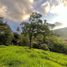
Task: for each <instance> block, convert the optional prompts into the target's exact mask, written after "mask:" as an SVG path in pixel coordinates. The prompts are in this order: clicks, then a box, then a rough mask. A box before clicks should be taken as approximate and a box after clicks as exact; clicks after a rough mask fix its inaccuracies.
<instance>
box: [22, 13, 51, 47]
mask: <svg viewBox="0 0 67 67" xmlns="http://www.w3.org/2000/svg"><path fill="white" fill-rule="evenodd" d="M41 17H42V15H41V14H39V13H37V12H33V13H32V14H31V16H30V18H29V23H28V22H27V23H25V22H24V23H22V24H21V25H22V32H23V33H24V34H26V35H28V38H29V42H30V48H31V47H32V37H36V36H37V35H38V34H42V35H44V37H45V36H46V35H47V34H48V33H49V32H50V31H49V28H48V26H47V23H46V22H43V20H42V19H41Z"/></svg>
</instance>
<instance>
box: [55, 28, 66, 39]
mask: <svg viewBox="0 0 67 67" xmlns="http://www.w3.org/2000/svg"><path fill="white" fill-rule="evenodd" d="M54 33H56V34H57V35H59V36H60V37H62V38H64V39H67V27H65V28H61V29H56V30H54Z"/></svg>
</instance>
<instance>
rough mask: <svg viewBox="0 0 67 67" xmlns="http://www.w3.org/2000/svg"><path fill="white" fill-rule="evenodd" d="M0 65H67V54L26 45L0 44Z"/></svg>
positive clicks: (2, 66) (5, 66)
mask: <svg viewBox="0 0 67 67" xmlns="http://www.w3.org/2000/svg"><path fill="white" fill-rule="evenodd" d="M0 67H67V55H64V54H60V53H55V52H50V51H44V50H40V49H33V48H31V49H29V47H25V46H0Z"/></svg>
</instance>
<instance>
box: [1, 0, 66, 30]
mask: <svg viewBox="0 0 67 67" xmlns="http://www.w3.org/2000/svg"><path fill="white" fill-rule="evenodd" d="M33 11H36V12H39V13H41V14H42V15H43V18H44V19H47V22H49V23H55V22H60V23H62V25H61V26H58V27H56V29H57V28H62V27H67V0H0V16H1V17H4V18H7V19H10V20H13V21H17V22H19V23H20V22H22V21H24V20H26V19H28V18H29V16H30V14H31V13H32V12H33ZM11 23H12V22H11Z"/></svg>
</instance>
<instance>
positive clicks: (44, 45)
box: [32, 42, 49, 50]
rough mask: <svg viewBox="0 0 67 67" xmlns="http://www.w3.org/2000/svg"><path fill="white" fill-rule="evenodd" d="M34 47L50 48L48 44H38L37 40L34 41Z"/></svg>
mask: <svg viewBox="0 0 67 67" xmlns="http://www.w3.org/2000/svg"><path fill="white" fill-rule="evenodd" d="M32 47H33V48H37V49H42V50H49V48H48V45H47V44H38V43H37V42H34V43H33V46H32Z"/></svg>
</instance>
